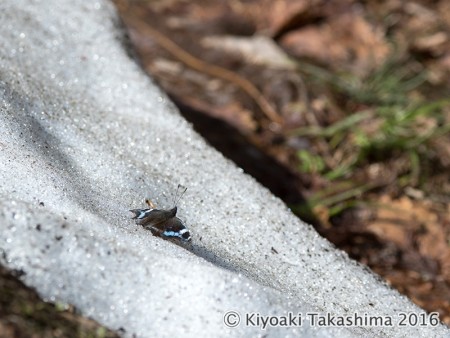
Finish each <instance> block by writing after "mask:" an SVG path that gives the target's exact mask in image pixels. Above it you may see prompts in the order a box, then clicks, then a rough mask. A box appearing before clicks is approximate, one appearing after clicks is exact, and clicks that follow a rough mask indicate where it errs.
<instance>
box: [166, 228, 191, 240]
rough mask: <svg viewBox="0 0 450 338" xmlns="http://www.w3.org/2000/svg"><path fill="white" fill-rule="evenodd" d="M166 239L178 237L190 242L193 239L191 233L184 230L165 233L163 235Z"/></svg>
mask: <svg viewBox="0 0 450 338" xmlns="http://www.w3.org/2000/svg"><path fill="white" fill-rule="evenodd" d="M162 235H163V236H165V237H178V238H181V239H182V240H183V241H189V240H190V239H191V234H190V233H189V230H188V229H186V228H184V229H182V230H181V231H167V230H166V231H164V232H163V233H162Z"/></svg>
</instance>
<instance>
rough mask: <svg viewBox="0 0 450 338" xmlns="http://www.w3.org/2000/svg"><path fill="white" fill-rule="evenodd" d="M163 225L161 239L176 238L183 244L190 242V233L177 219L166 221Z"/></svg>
mask: <svg viewBox="0 0 450 338" xmlns="http://www.w3.org/2000/svg"><path fill="white" fill-rule="evenodd" d="M163 225H164V230H163V232H162V234H161V236H162V237H168V238H173V237H176V238H179V239H181V240H182V241H184V242H188V241H190V240H191V233H190V232H189V230H188V229H187V228H186V227H185V225H184V224H183V222H181V220H180V219H179V218H178V217H173V218H171V219H169V220H168V221H166V222H164V223H163Z"/></svg>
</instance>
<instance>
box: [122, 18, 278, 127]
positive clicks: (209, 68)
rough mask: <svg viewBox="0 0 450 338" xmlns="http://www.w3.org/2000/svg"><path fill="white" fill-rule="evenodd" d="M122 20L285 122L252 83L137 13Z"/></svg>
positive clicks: (273, 116)
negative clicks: (209, 60) (189, 48)
mask: <svg viewBox="0 0 450 338" xmlns="http://www.w3.org/2000/svg"><path fill="white" fill-rule="evenodd" d="M122 18H123V20H124V22H125V23H126V25H127V26H128V27H130V28H133V29H135V30H136V31H138V32H141V33H143V34H145V35H147V36H151V37H152V38H153V39H155V41H156V42H157V43H158V44H159V45H160V46H161V47H163V48H164V49H166V50H167V51H168V52H169V53H171V54H172V55H173V56H174V57H176V58H177V59H179V60H180V61H182V62H183V63H184V64H186V65H187V66H189V67H190V68H192V69H195V70H197V71H200V72H203V73H206V74H208V75H210V76H213V77H218V78H221V79H223V80H226V81H228V82H231V83H233V84H235V85H236V86H238V87H239V88H241V89H242V90H243V91H245V92H246V93H247V94H248V95H249V96H250V97H251V98H253V100H255V102H256V103H257V104H258V106H259V107H260V108H261V110H262V112H263V113H264V114H265V115H266V116H267V118H268V119H270V120H271V121H273V122H277V123H282V121H283V120H282V118H281V117H280V115H279V114H278V113H277V112H276V111H275V109H274V108H273V107H272V106H271V104H270V103H269V102H268V101H267V100H266V98H265V97H264V95H263V94H262V93H261V92H260V91H259V90H258V89H257V88H256V87H255V86H254V85H253V84H252V83H251V82H250V81H248V80H246V79H245V78H243V77H241V76H240V75H238V74H236V73H234V72H231V71H229V70H227V69H225V68H222V67H218V66H215V65H211V64H209V63H206V62H205V61H202V60H200V59H198V58H197V57H195V56H193V55H191V54H189V53H188V52H186V51H185V50H183V49H182V48H181V47H179V46H178V45H177V44H175V43H174V42H173V41H172V40H170V39H169V38H168V37H166V36H164V35H163V34H161V33H160V32H158V31H157V30H156V29H154V28H153V27H151V26H150V25H149V24H148V23H146V22H145V21H144V20H143V19H141V18H140V17H139V15H138V14H137V13H136V11H133V10H128V11H124V12H122Z"/></svg>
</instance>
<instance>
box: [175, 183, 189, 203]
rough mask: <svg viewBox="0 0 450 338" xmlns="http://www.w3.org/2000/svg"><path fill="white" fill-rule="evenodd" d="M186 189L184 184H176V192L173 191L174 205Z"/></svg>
mask: <svg viewBox="0 0 450 338" xmlns="http://www.w3.org/2000/svg"><path fill="white" fill-rule="evenodd" d="M186 190H187V188H186V187H185V186H184V185H181V184H178V188H177V192H176V193H175V196H174V199H173V205H175V206H176V205H177V204H178V202H179V201H180V200H181V197H183V195H184V193H185V192H186Z"/></svg>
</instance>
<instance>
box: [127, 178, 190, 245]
mask: <svg viewBox="0 0 450 338" xmlns="http://www.w3.org/2000/svg"><path fill="white" fill-rule="evenodd" d="M186 190H187V188H186V187H184V186H182V185H180V184H179V185H178V188H177V192H176V194H175V198H174V205H175V206H174V207H173V208H172V209H168V210H165V209H156V206H155V205H154V204H153V203H152V201H150V200H149V199H146V200H145V203H147V205H148V206H149V208H147V209H132V210H130V211H131V212H132V213H133V214H134V216H133V218H132V219H135V220H136V224H138V225H142V226H143V227H144V228H145V229H148V230H150V231H151V232H152V234H153V236H158V237H163V238H178V239H180V240H182V241H183V242H189V241H190V240H191V233H190V232H189V230H188V229H187V228H186V226H185V225H184V224H183V222H182V221H181V220H180V219H179V218H178V217H176V215H177V205H176V204H177V203H178V201H179V200H180V199H181V197H182V196H183V194H184V193H185V192H186ZM177 196H178V197H177Z"/></svg>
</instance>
